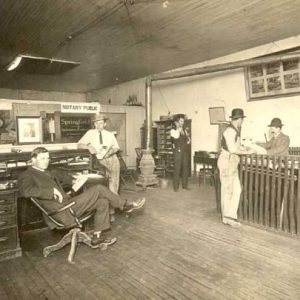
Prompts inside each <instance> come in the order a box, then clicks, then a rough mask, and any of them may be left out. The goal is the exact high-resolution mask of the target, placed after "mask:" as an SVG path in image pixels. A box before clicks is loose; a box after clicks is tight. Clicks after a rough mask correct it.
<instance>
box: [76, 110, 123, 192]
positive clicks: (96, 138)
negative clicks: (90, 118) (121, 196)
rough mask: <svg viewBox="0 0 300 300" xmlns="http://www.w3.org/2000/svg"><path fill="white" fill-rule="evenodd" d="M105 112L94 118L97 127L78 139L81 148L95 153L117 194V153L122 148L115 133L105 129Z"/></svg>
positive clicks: (118, 169) (110, 185)
mask: <svg viewBox="0 0 300 300" xmlns="http://www.w3.org/2000/svg"><path fill="white" fill-rule="evenodd" d="M107 120H108V118H107V117H105V116H104V115H103V114H97V115H96V116H95V118H94V124H95V129H90V130H88V131H87V132H86V133H85V135H84V136H83V137H82V138H81V139H80V140H79V141H78V148H79V149H88V150H89V152H90V153H91V154H95V155H96V156H97V159H98V161H99V163H100V164H101V165H103V166H104V167H105V168H106V170H107V173H108V176H109V189H110V190H111V191H112V192H114V193H115V194H117V193H118V190H119V178H120V163H119V159H118V157H117V155H116V153H117V152H118V151H119V150H120V147H119V145H118V142H117V140H116V138H115V135H114V134H113V133H112V132H110V131H107V130H105V127H106V121H107Z"/></svg>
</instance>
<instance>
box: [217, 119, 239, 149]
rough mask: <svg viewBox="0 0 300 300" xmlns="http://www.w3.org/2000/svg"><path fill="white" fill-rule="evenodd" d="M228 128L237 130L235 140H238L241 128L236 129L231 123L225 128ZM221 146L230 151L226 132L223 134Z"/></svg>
mask: <svg viewBox="0 0 300 300" xmlns="http://www.w3.org/2000/svg"><path fill="white" fill-rule="evenodd" d="M228 128H232V129H234V131H235V132H236V135H235V139H234V141H235V142H237V140H238V138H239V137H240V136H241V132H240V130H238V129H236V128H235V127H234V126H233V125H232V124H229V125H228V126H227V127H226V129H225V130H227V129H228ZM225 130H224V132H225ZM221 148H223V149H224V150H226V151H228V152H229V150H228V146H227V143H226V139H225V137H224V134H223V135H222V140H221Z"/></svg>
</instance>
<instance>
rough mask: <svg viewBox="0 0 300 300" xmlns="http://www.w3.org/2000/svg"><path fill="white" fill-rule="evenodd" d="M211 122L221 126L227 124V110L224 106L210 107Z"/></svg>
mask: <svg viewBox="0 0 300 300" xmlns="http://www.w3.org/2000/svg"><path fill="white" fill-rule="evenodd" d="M208 111H209V120H210V124H212V125H213V124H220V123H224V122H226V119H225V109H224V107H223V106H220V107H209V108H208Z"/></svg>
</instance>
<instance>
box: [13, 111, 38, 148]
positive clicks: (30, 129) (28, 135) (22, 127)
mask: <svg viewBox="0 0 300 300" xmlns="http://www.w3.org/2000/svg"><path fill="white" fill-rule="evenodd" d="M42 142H43V134H42V119H41V118H40V117H28V116H26V117H17V143H18V144H39V143H42Z"/></svg>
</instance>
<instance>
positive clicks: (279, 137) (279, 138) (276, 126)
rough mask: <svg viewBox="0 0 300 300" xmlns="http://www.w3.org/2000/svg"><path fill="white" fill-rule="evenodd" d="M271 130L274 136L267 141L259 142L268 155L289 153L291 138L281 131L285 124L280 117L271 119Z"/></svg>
mask: <svg viewBox="0 0 300 300" xmlns="http://www.w3.org/2000/svg"><path fill="white" fill-rule="evenodd" d="M268 126H269V127H270V132H271V134H272V135H273V136H272V138H271V139H270V140H269V141H268V142H266V143H257V144H258V145H260V146H262V147H263V148H265V149H266V151H267V154H268V155H278V156H281V155H289V145H290V138H289V137H288V136H287V135H285V134H283V133H282V132H281V128H282V126H283V124H282V123H281V120H280V119H279V118H274V119H273V120H272V121H271V124H270V125H268Z"/></svg>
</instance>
